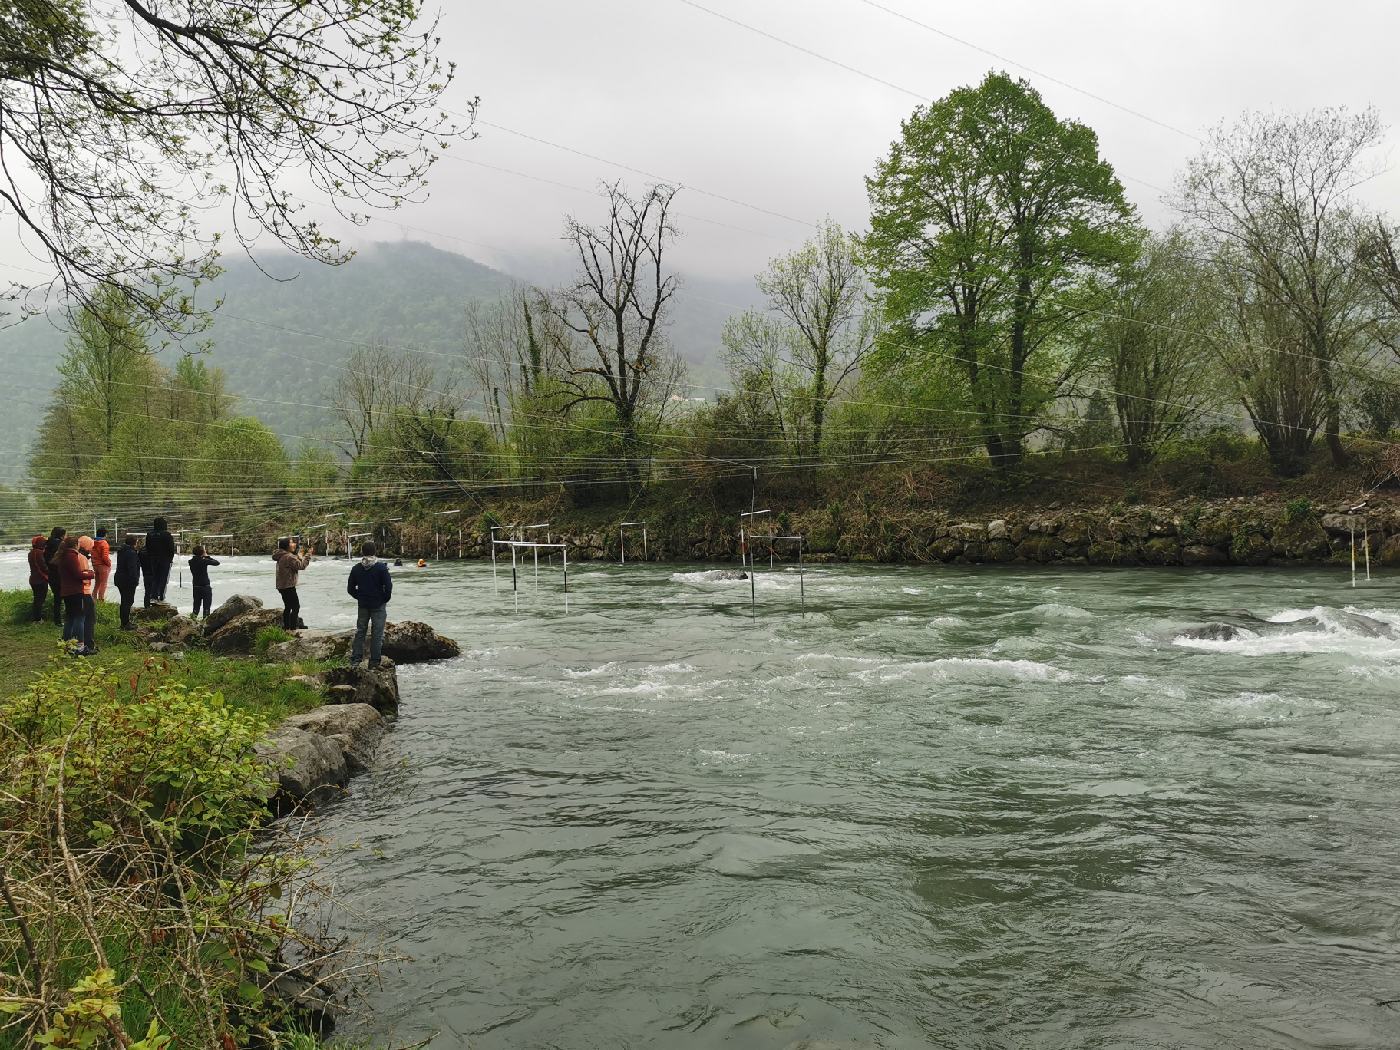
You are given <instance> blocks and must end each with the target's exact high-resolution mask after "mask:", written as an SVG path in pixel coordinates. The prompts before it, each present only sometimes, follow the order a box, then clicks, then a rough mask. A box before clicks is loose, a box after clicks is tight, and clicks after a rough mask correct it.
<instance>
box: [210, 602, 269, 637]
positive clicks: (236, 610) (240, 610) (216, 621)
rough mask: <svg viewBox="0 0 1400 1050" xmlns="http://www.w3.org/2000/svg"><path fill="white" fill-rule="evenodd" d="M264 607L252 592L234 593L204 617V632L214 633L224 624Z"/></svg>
mask: <svg viewBox="0 0 1400 1050" xmlns="http://www.w3.org/2000/svg"><path fill="white" fill-rule="evenodd" d="M262 607H263V603H262V601H261V600H260V599H258V598H254V597H253V596H252V595H251V594H234V595H231V596H230V597H228V598H227V599H225V600H224V601H223V602H221V603H220V605H219V607H218V608H217V609H215V610H214V611H213V612H211V613H210V614H209V615H208V616H207V617H205V619H204V633H205V634H206V635H209V634H213V633H214V632H215V631H217V630H218V629H219V628H221V627H223V626H224V624H226V623H229V622H230V621H232V620H235V619H237V618H238V617H240V616H242V615H244V614H245V613H250V612H256V611H257V610H259V609H261V608H262Z"/></svg>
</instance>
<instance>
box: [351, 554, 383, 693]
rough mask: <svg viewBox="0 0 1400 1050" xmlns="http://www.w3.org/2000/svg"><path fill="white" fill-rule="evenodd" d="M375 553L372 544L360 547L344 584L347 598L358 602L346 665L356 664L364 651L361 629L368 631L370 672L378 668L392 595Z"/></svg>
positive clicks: (363, 634) (380, 562)
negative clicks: (357, 613)
mask: <svg viewBox="0 0 1400 1050" xmlns="http://www.w3.org/2000/svg"><path fill="white" fill-rule="evenodd" d="M377 553H378V548H376V547H375V545H374V544H373V543H366V544H365V545H364V546H363V547H361V548H360V554H361V555H362V557H361V558H360V560H359V561H358V562H357V563H356V564H355V567H354V568H353V569H351V570H350V580H349V582H347V583H346V585H345V590H346V592H347V593H348V594H349V595H350V597H352V598H354V599H355V600H356V601H357V602H359V603H360V611H359V616H358V618H357V619H356V621H355V640H354V642H353V643H351V645H350V664H351V666H352V667H353V666H355V665H356V664H358V663H359V662H360V657H361V656H363V655H364V652H365V630H366V628H371V630H370V640H369V666H370V670H374V669H375V668H376V667H378V666H379V660H380V654H381V652H382V650H383V648H384V619H385V617H386V616H387V615H388V612H389V599H390V598H391V597H393V594H394V581H393V579H392V578H391V577H390V575H389V566H388V565H387V564H386V563H384V562H382V561H380V560H379V559H378V558H377V557H375V555H376V554H377Z"/></svg>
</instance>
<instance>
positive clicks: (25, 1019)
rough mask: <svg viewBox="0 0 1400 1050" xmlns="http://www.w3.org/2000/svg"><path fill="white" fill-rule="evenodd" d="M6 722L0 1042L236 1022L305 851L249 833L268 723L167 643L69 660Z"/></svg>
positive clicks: (188, 1041) (209, 1031)
mask: <svg viewBox="0 0 1400 1050" xmlns="http://www.w3.org/2000/svg"><path fill="white" fill-rule="evenodd" d="M0 725H3V726H4V727H5V732H3V733H0V788H2V789H3V796H4V798H5V803H4V812H5V815H4V821H3V827H4V831H5V834H4V835H3V836H0V878H3V883H4V887H3V888H4V890H5V899H6V904H7V908H6V912H7V914H6V921H5V922H3V923H0V958H4V959H7V960H14V961H15V964H14V966H13V968H10V967H8V966H7V967H6V968H5V969H4V971H0V1045H10V1044H9V1043H8V1040H10V1039H11V1038H17V1039H18V1042H17V1043H15V1044H14V1045H31V1044H36V1043H37V1045H52V1046H102V1047H106V1046H116V1045H119V1040H118V1039H117V1037H116V1032H118V1031H124V1032H125V1037H126V1045H138V1046H139V1045H143V1044H142V1042H141V1040H144V1045H145V1046H146V1047H147V1048H149V1050H159V1048H160V1047H161V1046H162V1045H163V1040H164V1038H165V1035H163V1034H162V1033H166V1034H169V1035H174V1036H176V1037H177V1041H178V1042H179V1043H180V1044H181V1045H188V1046H212V1045H220V1044H221V1043H222V1042H223V1041H224V1036H225V1035H229V1037H230V1038H233V1036H232V1035H230V1033H235V1032H237V1031H238V1030H239V1028H240V1026H241V1025H242V1024H243V1023H244V1022H245V1020H246V1015H247V1014H248V1012H249V1011H252V1010H254V1009H256V1008H258V1007H259V1006H260V1005H261V1004H262V998H263V994H264V993H263V988H264V986H265V984H266V983H267V982H268V980H269V978H268V976H267V975H268V973H269V966H268V960H269V959H273V958H275V957H276V956H277V954H278V952H279V951H280V946H281V944H282V942H283V941H284V939H285V938H286V936H287V935H288V931H287V925H286V923H285V922H284V921H283V920H282V919H281V918H280V917H278V916H276V915H271V914H268V913H266V911H265V910H264V909H265V908H266V906H267V904H268V902H270V901H272V900H273V899H274V898H275V897H277V896H278V895H279V894H280V887H281V886H282V885H283V884H284V883H285V882H286V880H287V879H288V878H289V877H291V876H292V874H293V872H294V870H295V869H296V867H297V864H296V862H295V861H294V860H293V859H291V858H289V857H286V856H283V855H275V854H271V853H256V854H255V853H253V852H252V851H251V850H250V849H249V846H250V844H251V840H252V835H253V833H254V831H255V829H257V828H258V827H259V825H260V824H261V823H262V821H263V818H264V815H265V814H266V813H267V809H266V804H265V797H266V784H267V773H266V771H265V769H263V768H262V766H261V765H260V763H259V761H258V759H257V758H256V756H255V755H254V753H253V745H254V743H255V742H256V741H258V740H259V739H261V738H262V737H263V735H264V734H265V733H266V730H267V725H266V723H265V722H264V721H263V720H262V719H261V718H258V717H257V716H255V715H253V714H250V713H248V712H244V711H238V710H235V709H233V708H230V707H229V706H228V705H227V704H225V703H224V701H223V699H222V697H220V696H219V695H218V694H217V693H213V692H208V691H203V690H196V689H191V688H189V687H186V686H183V685H181V684H178V683H176V682H174V681H172V680H171V678H170V677H169V672H168V670H166V669H165V668H164V666H163V665H161V664H159V663H157V662H154V661H152V662H148V663H147V664H146V665H145V666H143V667H142V668H140V669H138V670H137V672H136V673H132V674H128V673H127V672H121V673H113V672H112V671H110V670H103V669H102V668H101V667H98V666H94V665H93V664H91V663H81V664H73V663H69V662H56V663H55V664H54V665H53V666H52V668H51V669H50V670H49V671H47V672H46V673H44V674H42V675H40V676H39V677H38V678H37V679H35V680H34V681H33V682H32V683H31V685H30V687H29V688H28V689H27V690H25V691H24V692H22V693H20V694H18V695H16V696H12V697H9V698H6V699H4V700H0ZM157 1018H159V1020H160V1022H161V1023H160V1024H159V1025H158V1026H157V1027H156V1028H152V1027H151V1021H153V1020H156V1019H157ZM240 1019H242V1020H240ZM94 1026H96V1027H94ZM46 1038H47V1044H45V1042H44V1040H45V1039H46Z"/></svg>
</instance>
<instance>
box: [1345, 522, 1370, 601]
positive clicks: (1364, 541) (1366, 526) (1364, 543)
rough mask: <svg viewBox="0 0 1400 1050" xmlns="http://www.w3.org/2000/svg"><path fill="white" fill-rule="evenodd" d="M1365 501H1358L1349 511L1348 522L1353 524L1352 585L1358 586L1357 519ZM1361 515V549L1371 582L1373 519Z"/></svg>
mask: <svg viewBox="0 0 1400 1050" xmlns="http://www.w3.org/2000/svg"><path fill="white" fill-rule="evenodd" d="M1365 509H1366V504H1365V503H1358V504H1357V505H1356V506H1354V507H1352V508H1350V509H1349V510H1348V511H1347V519H1348V521H1347V524H1349V525H1350V526H1351V585H1352V586H1353V587H1355V586H1356V519H1357V516H1358V514H1359V512H1360V511H1363V510H1365ZM1360 517H1361V549H1362V551H1363V552H1364V555H1365V559H1366V582H1367V583H1370V582H1371V520H1370V518H1369V517H1367V516H1366V515H1364V514H1361V515H1360Z"/></svg>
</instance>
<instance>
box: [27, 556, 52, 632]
mask: <svg viewBox="0 0 1400 1050" xmlns="http://www.w3.org/2000/svg"><path fill="white" fill-rule="evenodd" d="M29 589H30V590H31V591H33V592H34V616H33V620H34V622H35V623H43V622H44V602H45V601H46V600H47V599H48V596H49V566H48V563H46V562H45V561H44V537H42V536H35V537H34V538H33V539H32V540H30V541H29Z"/></svg>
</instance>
